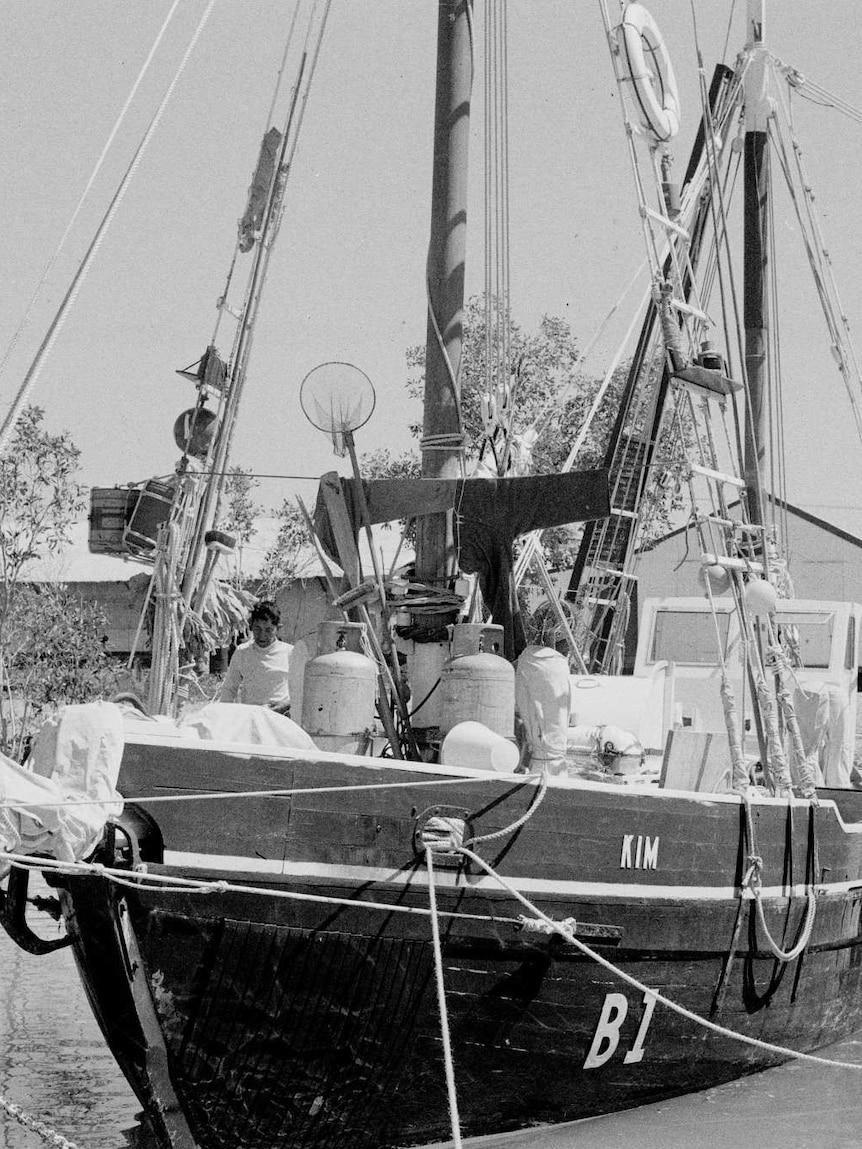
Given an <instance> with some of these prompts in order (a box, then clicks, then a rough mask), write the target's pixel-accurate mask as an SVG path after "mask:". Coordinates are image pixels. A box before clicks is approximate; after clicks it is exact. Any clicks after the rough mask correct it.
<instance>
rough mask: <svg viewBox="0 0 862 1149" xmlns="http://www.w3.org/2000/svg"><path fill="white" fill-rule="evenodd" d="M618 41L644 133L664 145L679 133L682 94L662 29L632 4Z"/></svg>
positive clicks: (621, 26) (647, 13)
mask: <svg viewBox="0 0 862 1149" xmlns="http://www.w3.org/2000/svg"><path fill="white" fill-rule="evenodd" d="M617 39H618V43H619V47H620V52H621V53H622V58H623V62H624V66H625V68H626V71H627V73H628V79H629V80H630V81H631V85H632V90H633V91H634V94H635V99H636V100H637V103H638V106H639V107H640V111H641V116H642V119H643V127H644V129H645V130H646V131H647V132H648V133H649V134H650V135H651V136H652V137H653V139H654V140H655V141H656V143H659V144H663V143H666V142H667V141H668V140H671V139H673V137H674V136H675V135H676V134H677V132H678V131H679V121H680V104H679V92H678V91H677V86H676V77H675V76H674V73H673V66H672V65H671V62H670V57H669V56H668V53H667V48H666V47H665V44H664V40H663V39H662V35H661V32H660V31H659V29H658V25H657V24H656V22H655V20H653V18H652V16H651V15H650V14H649V12H647V10H646V8H644V6H643V5H642V4H629V5H628V7H627V8H626V10H625V13H624V15H623V19H622V23H621V24H620V26H619V28H618V30H617Z"/></svg>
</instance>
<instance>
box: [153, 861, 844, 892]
mask: <svg viewBox="0 0 862 1149" xmlns="http://www.w3.org/2000/svg"><path fill="white" fill-rule="evenodd" d="M164 865H165V867H166V868H170V869H180V870H182V871H183V872H184V875H185V876H186V877H190V876H192V875H193V874H194V873H195V871H199V872H200V877H201V880H203V881H215V880H218V878H220V877H223V876H224V875H227V874H266V875H269V876H270V877H278V878H286V879H293V878H296V879H305V880H310V881H319V882H327V883H343V882H349V883H351V884H353V885H363V884H366V883H368V882H375V883H384V884H388V885H394V886H407V885H410V886H427V885H428V874H427V873H426V871H425V869H424V868H420V869H417V870H415V871H404V870H386V869H383V868H382V867H380V866H345V865H329V864H327V863H325V862H279V861H276V860H274V859H269V858H248V857H237V856H234V855H228V854H187V853H181V852H179V851H175V850H166V851H165V856H164ZM151 869H152V870H153V871H154V872H155V871H156V870H157V867H155V866H153V867H151ZM507 880H508V881H509V882H511V884H512V885H513V886H516V887H517V888H518V889H519V890H522V891H523V892H524V893H528V892H529V893H533V894H547V895H550V896H560V897H566V898H572V897H589V898H602V899H603V900H613V899H619V900H631V899H632V898H643V899H649V900H653V901H659V900H660V901H667V900H668V899H672V900H676V901H686V902H695V901H715V902H719V901H728V900H731V901H736V900H737V898H738V897H739V892H738V890H737V888H736V887H735V886H660V885H647V884H646V883H639V882H567V881H554V880H549V879H545V878H518V877H512V876H509V875H507ZM434 881H435V884H436V885H438V886H450V887H465V886H466V887H468V888H470V889H477V890H489V891H491V890H500V891H501V892H503V891H502V888H501V886H500V885H499V883H498V882H496V881H494V879H493V878H491V877H488V876H487V875H485V874H482V875H478V874H477V875H473V874H470V875H466V876H465V875H464V874H461V873H455V872H453V871H451V870H444V869H442V868H440V867H437V868H435V871H434ZM860 887H862V879H860V880H858V881H855V882H833V883H823V884H820V885H818V886H817V893H818V895H830V894H831V895H835V894H842V893H847V892H849V891H850V890H853V889H858V888H860ZM321 892H322V891H321ZM806 892H807V886H805V885H794V886H763V887H762V889H761V893H762V895H763V897H764V898H787V897H804V896H805V894H806ZM751 896H752V895H751V894H750V892H749V891H746V894H745V897H746V898H750V897H751Z"/></svg>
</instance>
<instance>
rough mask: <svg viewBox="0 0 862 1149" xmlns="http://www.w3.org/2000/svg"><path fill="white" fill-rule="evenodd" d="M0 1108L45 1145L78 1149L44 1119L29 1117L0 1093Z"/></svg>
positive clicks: (60, 1148) (58, 1148)
mask: <svg viewBox="0 0 862 1149" xmlns="http://www.w3.org/2000/svg"><path fill="white" fill-rule="evenodd" d="M0 1109H2V1110H3V1111H4V1112H5V1113H8V1114H9V1116H10V1117H14V1118H15V1120H16V1121H17V1122H18V1124H19V1125H23V1126H24V1128H25V1129H31V1130H32V1131H33V1132H34V1133H37V1134H38V1135H39V1136H40V1137H41V1138H42V1140H43V1141H44V1142H45V1143H46V1144H47V1145H56V1146H57V1149H79V1146H78V1145H76V1144H75V1142H74V1141H70V1140H69V1138H68V1137H64V1136H63V1134H62V1133H58V1132H57V1131H56V1129H52V1128H51V1127H50V1126H49V1125H46V1124H45V1122H44V1121H40V1120H39V1119H38V1117H31V1116H30V1114H29V1113H25V1111H24V1110H23V1109H22V1108H21V1106H20V1105H16V1104H15V1102H14V1101H9V1100H8V1098H6V1097H4V1096H3V1095H2V1094H0Z"/></svg>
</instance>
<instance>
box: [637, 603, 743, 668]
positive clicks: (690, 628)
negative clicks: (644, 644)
mask: <svg viewBox="0 0 862 1149" xmlns="http://www.w3.org/2000/svg"><path fill="white" fill-rule="evenodd" d="M716 625H717V626H718V635H719V636H720V638H721V651H722V654H726V653H727V633H728V629H729V627H730V615H729V614H726V613H723V612H722V613H720V614H716V616H715V618H713V616H712V614H711V613H709V612H704V613H700V612H698V611H691V610H660V611H658V612H657V613H656V616H655V626H654V628H653V635H652V643H651V647H650V655H649V660H650V662H660V661H662V660H663V659H667V661H668V662H678V663H688V664H689V665H690V666H717V665H718V663H719V653H718V638H717V637H716Z"/></svg>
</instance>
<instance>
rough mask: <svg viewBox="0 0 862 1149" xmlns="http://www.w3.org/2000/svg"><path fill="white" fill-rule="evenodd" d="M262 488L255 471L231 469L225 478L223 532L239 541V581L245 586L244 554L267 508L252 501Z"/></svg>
mask: <svg viewBox="0 0 862 1149" xmlns="http://www.w3.org/2000/svg"><path fill="white" fill-rule="evenodd" d="M259 486H260V483H259V482H258V481H257V479H255V477H254V475H253V473H252V472H251V471H246V470H244V469H243V468H242V467H236V466H235V467H231V468H230V471H229V473H228V475H227V476H226V478H225V485H224V502H225V510H224V514H223V515H222V516H221V517H220V519H219V523H218V527H219V530H222V531H227V532H228V534H231V535H234V537H235V538H236V541H237V562H236V581H237V584H238V585H240V586H241V585H242V551H243V547H244V546H246V545H247V544H248V543H250V542H251V540H252V539H253V538H254V536H255V535H256V534H257V526H256V525H255V523H256V519H257V518H258V516H259V515H260V513H261V511H262V510H263V507H261V506H260V504H259V503H256V502H255V501H254V499H253V498H252V492H253V491H255V490H256V489H257V488H258V487H259Z"/></svg>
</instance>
